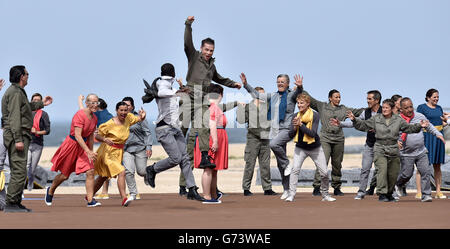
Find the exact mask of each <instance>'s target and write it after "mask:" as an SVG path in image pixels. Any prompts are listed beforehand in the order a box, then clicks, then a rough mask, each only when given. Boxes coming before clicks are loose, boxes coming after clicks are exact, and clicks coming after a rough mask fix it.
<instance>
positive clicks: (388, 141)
mask: <svg viewBox="0 0 450 249" xmlns="http://www.w3.org/2000/svg"><path fill="white" fill-rule="evenodd" d="M375 143H377V144H381V145H395V144H397V140H379V139H377V141H376V142H375Z"/></svg>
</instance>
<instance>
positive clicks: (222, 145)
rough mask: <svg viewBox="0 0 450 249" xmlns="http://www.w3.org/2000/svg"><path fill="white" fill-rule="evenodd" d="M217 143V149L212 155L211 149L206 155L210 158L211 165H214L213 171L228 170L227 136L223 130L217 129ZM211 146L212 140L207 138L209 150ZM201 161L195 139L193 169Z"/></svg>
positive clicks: (200, 154) (200, 153)
mask: <svg viewBox="0 0 450 249" xmlns="http://www.w3.org/2000/svg"><path fill="white" fill-rule="evenodd" d="M217 143H218V144H219V148H218V149H217V151H216V152H215V153H214V152H212V151H211V149H210V150H209V151H208V155H210V156H211V158H212V160H211V163H214V164H215V165H216V168H215V170H224V169H228V135H227V132H226V131H225V129H217ZM212 144H213V141H212V138H211V137H209V147H210V148H211V147H212ZM201 160H202V152H201V151H200V147H199V145H198V138H196V139H195V148H194V167H195V168H198V166H199V165H200V162H201Z"/></svg>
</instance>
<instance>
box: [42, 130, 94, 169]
mask: <svg viewBox="0 0 450 249" xmlns="http://www.w3.org/2000/svg"><path fill="white" fill-rule="evenodd" d="M51 162H52V163H53V166H52V169H51V170H52V171H55V172H57V171H60V172H61V174H63V175H65V176H67V177H69V176H70V174H71V173H72V172H75V173H76V174H77V175H79V174H81V173H85V172H86V171H88V170H90V169H94V163H93V162H89V158H88V157H87V155H86V152H85V151H84V150H83V148H81V146H80V145H79V144H78V142H76V141H75V140H73V139H71V138H70V137H69V136H67V137H66V139H65V140H64V142H63V143H62V144H61V146H59V148H58V150H57V151H56V152H55V155H53V157H52V160H51Z"/></svg>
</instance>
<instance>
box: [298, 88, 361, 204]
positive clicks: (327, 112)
mask: <svg viewBox="0 0 450 249" xmlns="http://www.w3.org/2000/svg"><path fill="white" fill-rule="evenodd" d="M305 92H306V91H305ZM340 103H341V94H340V93H339V91H338V90H336V89H333V90H331V91H330V92H329V93H328V102H322V101H318V100H316V99H315V98H313V97H311V108H312V109H313V110H315V111H317V112H318V113H319V115H320V122H321V125H322V127H321V128H320V134H319V136H320V142H321V143H322V148H323V151H324V153H325V158H326V161H327V165H328V162H329V161H330V158H331V186H332V187H333V188H334V195H344V193H342V191H341V185H342V181H341V177H342V171H341V169H342V160H343V159H344V142H345V137H344V132H343V131H342V127H338V126H334V125H332V124H330V121H331V119H337V120H339V121H344V120H345V119H346V118H347V111H351V112H352V113H354V114H355V115H356V116H359V115H360V114H361V113H362V112H363V111H364V108H360V109H355V108H349V107H346V106H345V105H341V104H340ZM313 187H314V191H313V195H314V196H320V195H321V193H320V174H319V171H318V170H317V169H316V173H315V176H314V183H313Z"/></svg>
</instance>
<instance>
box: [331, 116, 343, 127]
mask: <svg viewBox="0 0 450 249" xmlns="http://www.w3.org/2000/svg"><path fill="white" fill-rule="evenodd" d="M330 125H334V126H340V125H341V121H339V120H338V119H336V118H330Z"/></svg>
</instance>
